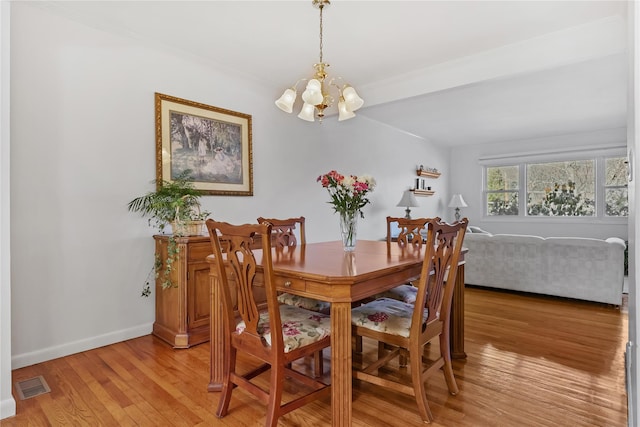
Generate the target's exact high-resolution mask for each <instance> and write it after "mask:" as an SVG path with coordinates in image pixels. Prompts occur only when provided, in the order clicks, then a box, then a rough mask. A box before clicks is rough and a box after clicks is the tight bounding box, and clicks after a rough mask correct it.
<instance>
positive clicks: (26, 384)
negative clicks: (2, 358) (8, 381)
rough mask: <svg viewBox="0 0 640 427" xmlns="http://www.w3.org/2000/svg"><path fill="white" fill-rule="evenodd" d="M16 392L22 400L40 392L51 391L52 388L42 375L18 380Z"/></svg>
mask: <svg viewBox="0 0 640 427" xmlns="http://www.w3.org/2000/svg"><path fill="white" fill-rule="evenodd" d="M16 392H17V393H18V396H19V397H20V400H25V399H29V398H32V397H35V396H38V395H40V394H44V393H49V392H51V389H50V388H49V384H47V382H46V381H45V379H44V377H43V376H42V375H40V376H37V377H35V378H30V379H28V380H24V381H18V382H16Z"/></svg>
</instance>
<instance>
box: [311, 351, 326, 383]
mask: <svg viewBox="0 0 640 427" xmlns="http://www.w3.org/2000/svg"><path fill="white" fill-rule="evenodd" d="M313 362H314V365H313V374H314V375H315V377H316V378H320V377H322V375H323V374H324V359H323V358H322V350H320V351H317V352H316V353H315V354H314V355H313Z"/></svg>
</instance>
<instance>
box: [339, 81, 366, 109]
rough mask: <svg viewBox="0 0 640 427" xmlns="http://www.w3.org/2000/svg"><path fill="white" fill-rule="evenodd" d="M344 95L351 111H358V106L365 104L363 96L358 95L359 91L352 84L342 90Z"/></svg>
mask: <svg viewBox="0 0 640 427" xmlns="http://www.w3.org/2000/svg"><path fill="white" fill-rule="evenodd" d="M342 96H344V100H345V101H346V103H347V107H349V110H351V111H356V110H357V109H358V108H360V107H362V105H363V104H364V101H363V100H362V98H360V97H359V96H358V93H357V92H356V90H355V89H354V88H353V87H351V86H347V87H346V88H345V89H344V90H343V91H342Z"/></svg>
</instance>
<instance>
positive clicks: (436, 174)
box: [416, 169, 440, 178]
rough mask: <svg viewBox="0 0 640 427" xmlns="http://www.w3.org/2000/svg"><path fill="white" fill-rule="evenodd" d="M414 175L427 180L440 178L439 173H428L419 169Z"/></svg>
mask: <svg viewBox="0 0 640 427" xmlns="http://www.w3.org/2000/svg"><path fill="white" fill-rule="evenodd" d="M416 174H417V175H418V176H425V177H427V178H438V177H440V172H428V171H425V170H420V169H418V170H416Z"/></svg>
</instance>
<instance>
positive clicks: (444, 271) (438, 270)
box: [412, 218, 468, 332]
mask: <svg viewBox="0 0 640 427" xmlns="http://www.w3.org/2000/svg"><path fill="white" fill-rule="evenodd" d="M467 224H468V220H467V219H466V218H464V219H463V220H461V221H458V222H455V223H453V224H447V223H445V222H442V221H441V220H440V218H433V219H431V220H429V222H428V224H427V242H426V244H425V245H426V247H425V259H424V263H423V267H422V273H421V275H420V280H419V281H418V293H417V296H416V303H415V307H416V310H415V311H414V317H413V320H412V328H415V329H416V330H422V331H423V332H424V329H425V327H426V326H425V325H427V324H429V323H430V322H432V321H434V320H441V321H443V322H445V324H448V318H449V311H450V309H451V300H452V297H453V289H454V286H455V279H456V273H457V270H458V269H457V265H458V261H459V259H460V252H461V250H462V243H463V240H464V235H465V232H466V228H467ZM424 308H427V309H428V317H427V319H424V318H423V317H424V316H423V309H424ZM412 332H413V331H412Z"/></svg>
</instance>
